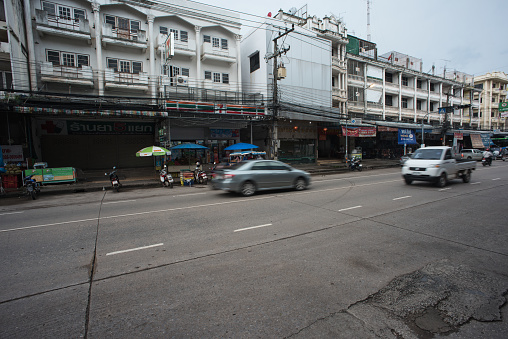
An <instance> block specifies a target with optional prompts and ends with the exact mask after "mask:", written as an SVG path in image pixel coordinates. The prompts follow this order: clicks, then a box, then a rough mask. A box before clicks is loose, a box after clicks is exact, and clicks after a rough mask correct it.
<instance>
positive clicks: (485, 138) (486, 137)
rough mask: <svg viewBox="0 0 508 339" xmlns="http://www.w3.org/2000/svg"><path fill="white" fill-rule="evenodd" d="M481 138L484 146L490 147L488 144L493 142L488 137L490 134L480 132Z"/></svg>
mask: <svg viewBox="0 0 508 339" xmlns="http://www.w3.org/2000/svg"><path fill="white" fill-rule="evenodd" d="M480 136H481V138H482V142H483V145H484V146H485V147H490V145H493V144H494V143H493V142H492V140H491V139H490V135H488V134H480Z"/></svg>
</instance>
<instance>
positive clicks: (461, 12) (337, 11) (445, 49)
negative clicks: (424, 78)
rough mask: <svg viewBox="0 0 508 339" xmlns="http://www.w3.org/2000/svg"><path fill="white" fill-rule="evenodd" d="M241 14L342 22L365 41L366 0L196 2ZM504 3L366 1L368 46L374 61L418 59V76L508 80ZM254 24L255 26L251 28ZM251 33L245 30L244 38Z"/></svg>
mask: <svg viewBox="0 0 508 339" xmlns="http://www.w3.org/2000/svg"><path fill="white" fill-rule="evenodd" d="M195 2H200V3H203V4H208V5H213V6H217V7H220V8H225V9H230V10H233V11H237V12H240V16H241V18H242V21H243V20H245V21H244V22H245V25H246V26H253V25H256V22H262V20H263V18H264V17H266V16H267V14H268V13H269V12H271V13H272V14H275V13H277V11H278V10H279V9H282V10H284V12H288V11H289V9H290V8H292V7H295V8H297V9H300V8H301V7H303V6H305V5H307V12H308V15H310V16H314V15H315V16H317V17H318V18H323V17H324V16H327V15H328V16H329V15H331V14H333V15H335V16H336V17H339V18H342V21H343V22H345V24H346V28H347V30H348V33H349V34H351V35H354V36H357V37H359V38H362V39H367V0H312V1H308V2H305V1H302V0H277V1H274V0H254V1H249V0H200V1H195ZM506 13H508V0H371V4H370V32H371V41H372V42H374V43H376V44H377V48H378V55H382V54H385V53H386V52H390V51H397V52H400V53H403V54H407V55H409V56H412V57H415V58H419V59H422V61H423V69H422V71H423V72H426V73H430V71H431V69H432V66H433V65H435V72H436V74H439V73H441V74H442V73H443V71H444V69H445V68H446V70H447V71H454V70H456V71H459V72H463V73H466V74H470V75H482V74H485V73H488V72H496V71H497V72H505V73H507V74H508V43H507V32H508V19H506V18H507V16H506ZM253 21H254V22H253ZM250 29H251V27H244V29H243V30H242V34H246V33H247V32H248V31H249V30H250Z"/></svg>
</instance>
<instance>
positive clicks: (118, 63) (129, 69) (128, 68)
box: [106, 58, 143, 74]
mask: <svg viewBox="0 0 508 339" xmlns="http://www.w3.org/2000/svg"><path fill="white" fill-rule="evenodd" d="M106 63H107V65H108V68H111V69H113V70H114V71H115V72H120V73H132V74H139V73H141V72H142V71H143V63H142V62H140V61H130V60H118V59H112V58H107V59H106ZM119 67H120V68H119Z"/></svg>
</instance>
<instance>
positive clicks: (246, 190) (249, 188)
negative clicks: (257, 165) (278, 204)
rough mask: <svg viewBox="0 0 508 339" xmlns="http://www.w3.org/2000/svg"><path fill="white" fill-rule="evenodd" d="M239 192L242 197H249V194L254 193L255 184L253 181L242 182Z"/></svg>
mask: <svg viewBox="0 0 508 339" xmlns="http://www.w3.org/2000/svg"><path fill="white" fill-rule="evenodd" d="M240 193H241V194H242V195H243V196H244V197H250V196H251V195H253V194H254V193H256V185H254V183H253V182H251V181H246V182H244V183H243V185H242V189H241V190H240Z"/></svg>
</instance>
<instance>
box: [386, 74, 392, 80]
mask: <svg viewBox="0 0 508 339" xmlns="http://www.w3.org/2000/svg"><path fill="white" fill-rule="evenodd" d="M385 81H386V82H393V74H392V73H385Z"/></svg>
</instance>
